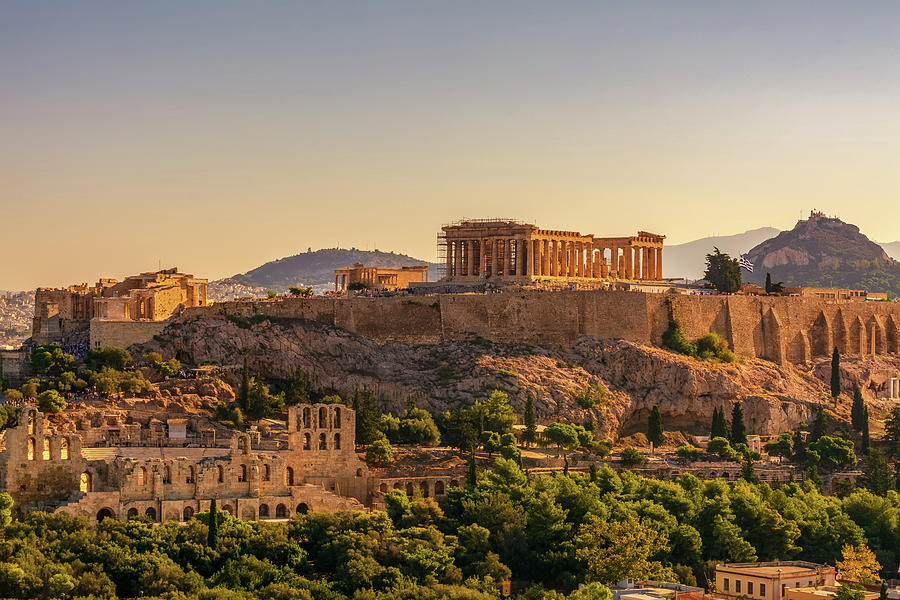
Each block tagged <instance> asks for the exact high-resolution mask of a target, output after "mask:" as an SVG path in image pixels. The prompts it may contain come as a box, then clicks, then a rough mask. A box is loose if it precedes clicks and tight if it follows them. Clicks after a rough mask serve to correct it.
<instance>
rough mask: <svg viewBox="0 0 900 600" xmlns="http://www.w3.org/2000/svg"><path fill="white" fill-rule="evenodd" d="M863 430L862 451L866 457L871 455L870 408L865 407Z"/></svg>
mask: <svg viewBox="0 0 900 600" xmlns="http://www.w3.org/2000/svg"><path fill="white" fill-rule="evenodd" d="M862 419H863V430H862V451H863V454H865V455H866V456H868V455H869V445H870V441H869V407H868V406H863V416H862Z"/></svg>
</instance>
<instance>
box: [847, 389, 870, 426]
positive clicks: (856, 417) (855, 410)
mask: <svg viewBox="0 0 900 600" xmlns="http://www.w3.org/2000/svg"><path fill="white" fill-rule="evenodd" d="M865 410H866V403H865V401H863V397H862V392H861V391H860V389H859V386H858V385H857V386H854V387H853V405H852V406H851V407H850V424H851V426H852V427H853V429H854V430H856V431H862V430H863V418H864V413H865Z"/></svg>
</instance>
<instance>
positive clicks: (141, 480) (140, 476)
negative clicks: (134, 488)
mask: <svg viewBox="0 0 900 600" xmlns="http://www.w3.org/2000/svg"><path fill="white" fill-rule="evenodd" d="M137 482H138V485H144V484H146V483H147V469H145V468H144V467H140V468H139V469H138V472H137Z"/></svg>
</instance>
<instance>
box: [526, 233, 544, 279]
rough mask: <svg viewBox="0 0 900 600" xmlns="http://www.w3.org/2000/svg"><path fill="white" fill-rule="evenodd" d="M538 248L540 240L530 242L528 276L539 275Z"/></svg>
mask: <svg viewBox="0 0 900 600" xmlns="http://www.w3.org/2000/svg"><path fill="white" fill-rule="evenodd" d="M540 248H541V242H540V240H531V256H529V257H528V275H531V276H535V275H540V274H541V250H540Z"/></svg>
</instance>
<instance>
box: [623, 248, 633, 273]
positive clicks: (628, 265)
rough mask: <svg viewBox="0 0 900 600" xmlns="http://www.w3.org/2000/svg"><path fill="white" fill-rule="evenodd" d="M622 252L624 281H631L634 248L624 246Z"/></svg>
mask: <svg viewBox="0 0 900 600" xmlns="http://www.w3.org/2000/svg"><path fill="white" fill-rule="evenodd" d="M622 251H623V256H622V263H623V266H624V267H625V268H624V269H622V270H623V271H624V272H625V279H632V278H633V277H634V248H632V247H631V246H625V247H624V248H622Z"/></svg>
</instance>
